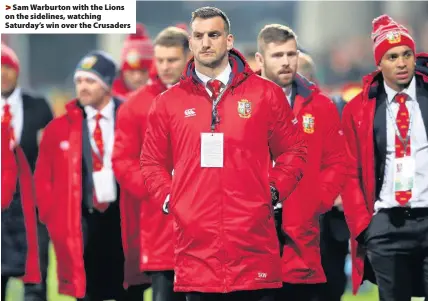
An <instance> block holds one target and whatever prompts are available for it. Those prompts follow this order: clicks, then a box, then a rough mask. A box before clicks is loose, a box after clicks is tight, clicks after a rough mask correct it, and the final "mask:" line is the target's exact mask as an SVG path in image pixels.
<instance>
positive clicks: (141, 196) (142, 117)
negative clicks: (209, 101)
mask: <svg viewBox="0 0 428 301" xmlns="http://www.w3.org/2000/svg"><path fill="white" fill-rule="evenodd" d="M189 54H190V51H189V41H188V34H187V33H186V31H184V30H183V29H180V28H177V27H168V28H166V29H165V30H163V31H162V32H160V33H159V35H158V36H157V37H156V39H155V41H154V56H155V61H154V62H155V63H154V65H155V66H156V71H157V72H156V73H157V76H156V77H155V78H153V79H151V80H150V81H149V83H148V84H147V85H145V86H144V87H142V88H140V89H139V90H137V91H136V92H135V93H133V94H131V96H130V97H129V99H128V100H127V101H126V102H125V104H123V106H122V107H121V109H120V111H119V114H118V118H117V131H116V137H115V146H114V151H113V158H112V162H113V170H114V172H115V175H116V178H117V180H118V182H119V184H120V187H121V192H122V195H121V202H120V204H121V216H122V236H123V246H124V252H125V258H126V261H125V282H127V283H128V284H129V285H137V284H139V283H140V280H141V278H144V273H142V272H141V271H144V272H150V276H151V279H152V288H153V301H163V300H167V301H173V300H184V299H183V298H184V296H180V294H178V293H174V291H173V279H174V272H173V270H174V250H173V243H172V239H173V225H172V217H171V216H167V215H164V214H163V213H162V211H161V210H159V206H157V205H156V202H151V201H150V200H149V196H148V193H147V189H146V187H145V185H144V179H143V178H142V176H141V169H140V163H139V161H140V153H141V147H142V144H143V141H144V136H145V133H146V122H147V115H148V111H149V108H150V105H151V104H152V102H153V99H154V98H155V97H156V96H157V95H158V94H160V93H162V92H163V91H165V90H166V89H167V88H168V87H170V86H171V85H173V84H175V83H177V82H178V81H179V80H180V76H181V73H182V72H183V70H184V67H185V66H186V62H187V60H188V58H189ZM169 160H171V158H169ZM169 166H171V164H169ZM169 170H170V168H169ZM131 289H132V288H131Z"/></svg>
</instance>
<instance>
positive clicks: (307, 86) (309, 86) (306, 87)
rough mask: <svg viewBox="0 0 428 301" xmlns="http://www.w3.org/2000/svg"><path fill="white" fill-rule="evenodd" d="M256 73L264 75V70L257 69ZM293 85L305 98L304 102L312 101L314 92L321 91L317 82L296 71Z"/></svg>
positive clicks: (298, 93)
mask: <svg viewBox="0 0 428 301" xmlns="http://www.w3.org/2000/svg"><path fill="white" fill-rule="evenodd" d="M255 74H257V75H259V76H262V71H261V70H257V71H256V72H255ZM293 85H294V86H295V87H296V95H300V96H301V97H303V98H304V102H303V103H306V102H309V101H311V100H312V98H313V96H314V93H319V92H321V91H320V89H319V87H318V86H317V85H316V84H315V83H313V82H311V81H310V80H308V79H307V78H306V77H304V76H303V75H301V74H299V73H296V76H295V78H294V80H293Z"/></svg>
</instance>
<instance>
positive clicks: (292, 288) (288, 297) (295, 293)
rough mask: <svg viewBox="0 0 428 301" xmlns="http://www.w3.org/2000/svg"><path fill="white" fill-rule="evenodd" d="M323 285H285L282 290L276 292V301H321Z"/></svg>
mask: <svg viewBox="0 0 428 301" xmlns="http://www.w3.org/2000/svg"><path fill="white" fill-rule="evenodd" d="M323 285H324V284H294V283H283V286H282V288H281V289H279V290H278V291H277V292H276V295H275V301H320V300H321V299H319V295H320V293H321V290H322V289H323Z"/></svg>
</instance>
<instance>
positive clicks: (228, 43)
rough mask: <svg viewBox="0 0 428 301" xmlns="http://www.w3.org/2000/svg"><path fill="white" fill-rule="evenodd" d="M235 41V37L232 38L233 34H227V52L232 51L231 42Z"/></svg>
mask: <svg viewBox="0 0 428 301" xmlns="http://www.w3.org/2000/svg"><path fill="white" fill-rule="evenodd" d="M234 41H235V37H234V36H233V34H229V35H228V36H227V50H228V51H229V50H232V48H233V42H234Z"/></svg>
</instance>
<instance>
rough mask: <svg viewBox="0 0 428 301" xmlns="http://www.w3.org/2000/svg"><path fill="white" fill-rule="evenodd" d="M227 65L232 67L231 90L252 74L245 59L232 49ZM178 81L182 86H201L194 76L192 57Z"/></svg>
mask: <svg viewBox="0 0 428 301" xmlns="http://www.w3.org/2000/svg"><path fill="white" fill-rule="evenodd" d="M229 63H230V66H231V67H232V75H231V78H230V81H229V83H230V84H231V85H232V86H231V89H232V90H233V89H234V87H236V86H238V85H239V84H240V83H242V82H243V81H244V80H245V79H247V78H248V76H250V75H251V74H253V73H254V72H253V70H251V68H250V65H248V63H247V61H246V60H245V57H244V56H243V55H242V54H241V53H240V52H239V51H238V50H236V49H234V48H233V49H231V50H230V51H229ZM180 80H181V81H182V83H183V84H184V85H190V84H193V85H198V84H200V85H202V82H201V80H200V79H199V78H198V77H197V76H196V73H195V58H194V57H192V58H191V59H190V60H189V62H188V63H187V66H186V68H185V69H184V72H183V75H182V76H181V79H180Z"/></svg>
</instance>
